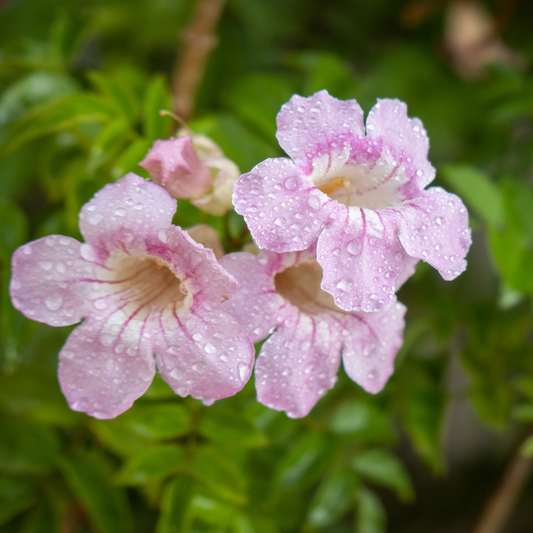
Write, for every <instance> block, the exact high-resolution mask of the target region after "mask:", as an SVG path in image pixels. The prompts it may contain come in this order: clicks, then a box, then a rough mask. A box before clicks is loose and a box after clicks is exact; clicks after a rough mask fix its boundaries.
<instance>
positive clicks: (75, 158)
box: [0, 0, 533, 533]
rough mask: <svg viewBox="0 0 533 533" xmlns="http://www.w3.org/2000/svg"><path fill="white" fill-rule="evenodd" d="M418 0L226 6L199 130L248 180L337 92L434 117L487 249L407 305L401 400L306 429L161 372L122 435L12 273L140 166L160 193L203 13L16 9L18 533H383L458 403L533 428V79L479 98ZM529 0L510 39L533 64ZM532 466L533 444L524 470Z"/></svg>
mask: <svg viewBox="0 0 533 533" xmlns="http://www.w3.org/2000/svg"><path fill="white" fill-rule="evenodd" d="M407 4H408V2H407V1H402V2H392V0H386V1H382V2H368V1H367V2H353V3H352V4H351V5H346V3H343V2H332V3H331V6H330V7H328V8H325V7H324V3H323V2H320V1H313V2H303V1H302V0H284V1H283V2H282V1H274V2H272V1H269V0H258V1H254V2H248V1H245V0H228V2H227V6H226V11H225V13H224V16H223V18H222V21H221V24H220V27H219V29H218V34H219V36H220V45H219V47H218V48H217V49H216V50H215V52H214V53H213V56H212V58H211V60H210V63H209V67H208V71H207V73H206V77H205V80H204V83H203V85H202V88H201V92H200V95H199V99H198V107H197V113H196V116H195V119H194V120H193V121H192V123H191V127H192V128H193V129H194V131H195V132H197V133H205V134H207V135H209V136H210V137H211V138H212V139H213V140H214V141H215V142H217V143H218V144H219V145H220V146H221V147H222V149H223V150H224V152H225V154H226V155H227V156H228V157H229V158H231V159H233V160H234V161H235V162H236V163H237V164H238V165H239V166H240V168H241V170H242V171H243V172H246V171H248V170H250V169H251V168H252V167H253V166H254V165H255V164H257V163H258V162H259V161H261V160H263V159H265V158H267V157H276V156H279V155H282V154H281V152H280V148H279V147H278V144H277V142H276V140H275V137H274V134H275V117H276V113H277V111H278V110H279V107H280V106H281V104H283V103H284V102H286V101H287V100H288V98H289V97H290V96H291V95H292V94H293V93H299V94H304V95H307V94H311V93H313V92H314V91H316V90H319V89H322V88H325V89H327V90H328V91H329V92H330V93H331V94H333V95H334V96H336V97H339V98H352V97H354V98H357V100H358V101H359V102H361V104H362V106H363V108H364V109H365V110H366V111H368V109H369V108H370V106H371V105H372V104H373V103H374V101H375V98H376V97H396V98H400V99H402V100H404V101H405V102H407V104H408V106H409V114H410V116H418V117H420V118H421V119H422V120H423V122H424V125H425V126H426V128H427V130H428V134H429V137H430V139H431V143H432V145H431V150H430V159H431V161H432V162H433V164H434V165H435V166H436V167H437V170H438V174H437V176H438V177H437V184H438V182H439V181H440V183H441V184H445V185H446V186H447V187H448V188H449V189H451V190H452V191H453V192H456V193H457V194H459V195H461V197H462V198H463V199H464V201H465V203H466V204H467V206H468V208H469V210H470V213H471V225H472V227H473V229H474V230H475V231H474V246H473V248H472V250H471V252H470V255H469V258H468V259H469V267H468V270H467V271H466V273H465V274H463V275H462V276H461V277H460V278H458V279H457V280H456V281H454V282H453V283H450V284H448V285H445V284H443V283H442V282H441V281H440V280H439V279H438V277H437V275H436V274H435V273H434V272H432V271H431V270H430V269H426V268H425V266H424V265H419V267H418V271H417V274H416V275H415V277H414V278H413V279H412V280H410V281H409V282H408V283H407V285H406V286H405V287H404V288H402V290H401V294H400V299H401V300H402V301H404V302H405V303H406V304H407V306H408V309H409V311H408V314H407V329H406V333H405V342H404V347H403V349H402V351H401V352H400V354H399V355H398V357H397V360H396V372H395V374H394V376H393V377H392V379H391V380H390V382H389V383H388V385H387V386H386V388H385V390H384V391H383V392H382V393H380V394H379V395H377V396H375V397H372V396H371V395H368V394H366V393H364V392H363V391H362V390H361V389H359V388H358V387H357V386H356V385H355V384H354V383H353V382H351V381H350V380H349V379H347V378H346V376H345V375H344V374H342V373H341V375H340V376H339V383H338V384H337V386H336V387H335V389H334V390H332V391H331V392H330V393H329V394H328V395H327V396H326V397H324V398H323V399H322V400H321V401H320V402H319V404H318V405H317V406H316V408H315V409H314V410H313V411H312V413H311V414H310V415H309V416H308V417H306V418H304V419H300V420H292V419H289V418H287V417H286V416H285V414H283V413H278V412H275V411H272V410H269V409H267V408H266V407H264V406H262V405H260V404H258V403H257V402H256V400H255V391H254V386H253V382H250V383H248V385H247V386H246V387H245V389H244V390H243V391H242V392H241V393H240V394H238V395H237V396H235V397H233V398H229V399H226V400H222V401H219V402H217V403H216V404H215V405H213V406H211V407H207V406H203V405H201V404H200V403H199V402H197V401H195V400H191V399H190V398H189V399H181V398H179V397H177V396H176V395H175V394H174V393H173V392H172V391H171V390H170V388H169V387H168V386H167V385H166V384H165V383H164V382H163V381H162V380H160V379H159V378H158V376H156V380H155V381H154V383H153V384H152V386H151V388H150V389H149V390H148V392H147V393H146V395H145V396H144V397H143V398H141V399H140V400H138V401H137V402H136V403H135V405H134V406H133V407H132V408H131V409H130V410H129V411H128V412H126V413H124V414H123V415H120V416H119V417H117V418H116V419H113V420H106V421H102V420H94V419H90V418H89V417H86V416H85V415H81V414H79V413H76V412H73V411H71V410H70V409H69V408H68V407H67V404H66V402H65V400H64V398H63V396H62V394H61V392H60V390H59V386H58V383H57V376H56V366H57V354H58V352H59V349H60V347H61V346H62V344H63V342H64V341H65V339H66V336H67V334H68V331H67V329H68V328H63V329H61V330H55V329H53V328H49V327H47V326H44V325H42V324H36V323H33V322H31V321H28V320H26V319H25V318H23V317H22V315H21V314H20V313H18V312H17V311H15V310H14V309H13V308H12V306H11V303H10V300H9V295H8V283H9V277H10V272H9V269H10V257H11V254H12V252H13V250H14V249H15V248H16V247H18V246H20V245H21V244H23V243H24V242H26V241H28V240H30V239H34V238H38V237H41V236H43V235H45V234H49V233H60V234H66V235H72V236H74V237H76V236H78V225H77V224H78V212H79V210H80V207H81V206H82V205H83V204H84V203H85V202H86V201H87V200H88V199H89V198H91V196H92V195H93V194H94V193H95V192H96V191H97V190H99V189H100V188H101V187H102V186H103V185H104V184H106V183H108V182H111V181H114V180H116V179H118V178H120V177H121V176H123V175H124V174H125V173H127V172H130V171H133V172H135V173H138V174H140V175H144V176H146V173H145V172H144V170H143V169H142V168H140V167H139V166H138V162H139V161H140V160H142V159H143V157H144V156H145V154H146V152H147V150H148V148H149V147H150V146H151V144H152V142H153V141H154V140H155V139H159V138H166V137H168V136H169V135H170V134H171V132H172V131H173V127H174V125H173V123H172V120H171V119H170V118H168V117H161V116H160V115H159V111H160V110H161V109H170V107H171V99H170V90H169V87H168V81H167V80H168V79H169V75H170V70H171V68H172V65H173V62H174V59H175V52H176V49H177V46H178V34H179V32H180V31H182V30H183V28H184V27H185V26H186V24H187V22H188V20H189V18H190V15H191V9H192V2H191V1H188V0H177V1H170V0H157V1H149V0H130V1H128V2H126V1H123V0H106V1H105V2H104V1H99V0H90V1H87V2H84V3H83V6H82V8H81V9H80V6H78V5H73V4H72V3H71V2H67V1H64V0H63V1H57V0H20V1H18V2H15V1H11V2H5V3H4V4H3V5H2V7H1V8H0V9H1V11H0V43H1V47H2V52H1V54H0V90H1V95H0V155H1V163H0V285H1V288H2V292H1V296H0V308H1V313H0V350H1V351H0V533H11V532H21V533H40V532H43V533H44V532H47V533H54V532H58V533H59V532H63V531H73V532H85V531H90V532H95V533H134V532H139V533H141V532H146V531H156V532H157V533H181V532H183V533H186V532H190V531H198V532H209V533H222V532H232V533H275V532H293V531H305V532H311V531H334V532H337V531H338V532H345V531H346V532H347V531H355V532H358V533H366V532H375V533H380V532H384V531H386V520H387V519H386V510H385V507H384V504H383V503H382V501H385V502H390V500H391V498H395V497H397V498H398V499H399V500H400V501H401V502H403V503H405V504H407V503H409V502H412V501H413V500H414V499H415V498H416V482H415V483H414V484H413V482H412V481H411V476H410V474H409V470H410V467H409V465H407V466H406V464H405V462H404V458H405V457H404V456H405V454H403V455H400V454H399V453H398V450H401V449H402V450H403V449H404V448H405V446H406V444H402V443H405V441H406V440H407V441H408V443H409V445H408V446H411V447H412V448H413V449H414V450H415V451H416V454H417V456H418V457H419V458H421V460H422V461H423V462H424V463H425V464H426V465H428V467H429V468H431V469H432V470H433V471H434V472H439V473H441V474H443V473H445V472H446V468H447V455H446V449H447V448H446V443H447V432H446V420H447V417H448V416H449V413H450V412H451V410H452V408H453V407H454V406H456V405H457V403H458V402H464V401H467V402H468V405H469V406H471V407H472V408H473V409H474V410H475V412H476V413H477V416H478V417H479V420H480V421H481V423H482V424H484V425H486V426H487V427H489V428H495V429H496V430H497V431H500V432H501V435H509V436H508V437H507V439H508V440H510V441H512V439H513V435H514V434H519V433H520V432H521V431H523V430H524V428H526V427H527V426H529V425H531V423H532V422H533V345H532V341H531V339H532V310H531V300H530V297H531V293H533V281H532V280H533V275H532V273H533V186H532V185H531V177H532V168H533V150H532V148H533V73H532V71H531V67H530V66H529V67H528V68H526V69H525V70H522V71H518V70H514V69H512V68H511V67H505V66H494V67H493V68H491V69H490V70H489V71H488V73H487V77H486V78H484V79H482V80H478V81H465V80H463V79H461V78H460V77H459V76H458V75H457V74H456V73H455V72H454V71H453V70H452V69H451V67H450V66H449V65H448V64H447V62H446V58H445V56H444V55H443V54H441V52H440V49H439V46H438V45H436V44H435V43H437V42H439V41H440V40H441V36H442V32H441V22H442V20H443V18H444V12H443V11H442V10H441V11H437V12H435V13H434V14H433V15H432V16H431V17H430V18H429V19H428V20H427V21H426V22H425V23H424V24H422V25H421V26H420V27H418V28H415V29H413V30H410V31H408V30H406V29H405V28H404V27H402V26H401V24H400V22H399V21H400V20H401V11H402V9H404V8H406V6H407ZM527 4H528V3H527V2H523V3H522V5H521V6H520V8H519V9H520V10H522V11H519V12H518V13H517V14H515V17H514V18H513V19H512V21H511V26H510V27H509V29H508V31H507V32H506V34H505V37H506V38H507V39H508V40H509V44H511V45H512V46H514V47H516V48H517V49H519V50H521V51H522V52H523V53H524V54H525V55H529V59H530V63H531V59H532V57H533V38H532V37H531V32H530V31H529V29H528V28H527V26H526V25H525V23H524V21H527V20H531V17H532V16H533V13H532V10H531V6H529V5H527ZM528 17H529V18H528ZM174 222H175V223H176V224H178V225H181V226H184V227H188V226H192V225H194V224H197V223H200V222H202V223H209V224H211V225H212V226H213V227H215V228H216V229H217V231H219V233H220V236H221V240H222V242H223V244H224V245H225V246H226V250H227V251H230V250H237V249H240V248H241V247H242V246H243V245H244V244H246V243H247V241H248V239H249V238H248V236H247V234H246V232H243V231H242V229H243V227H242V219H241V218H240V217H238V216H237V215H236V214H235V213H229V214H228V215H227V216H226V217H225V218H224V219H217V218H215V217H211V216H208V215H206V214H205V213H202V212H201V211H199V210H197V209H196V208H195V207H194V206H192V205H191V204H190V203H189V202H187V201H181V200H180V201H179V206H178V212H177V214H176V217H175V220H174ZM457 374H459V378H457ZM457 382H459V383H460V384H461V385H460V386H457ZM510 428H512V429H513V431H514V434H513V433H510ZM506 432H507V433H506ZM501 438H502V439H503V438H505V437H501ZM532 450H533V444H532V441H531V439H529V441H526V442H525V443H524V445H523V453H524V454H529V455H531V454H532V453H533V452H532ZM415 481H416V480H415ZM474 511H475V510H474ZM393 526H394V523H392V524H391V528H392V527H393ZM390 530H391V531H393V529H390Z"/></svg>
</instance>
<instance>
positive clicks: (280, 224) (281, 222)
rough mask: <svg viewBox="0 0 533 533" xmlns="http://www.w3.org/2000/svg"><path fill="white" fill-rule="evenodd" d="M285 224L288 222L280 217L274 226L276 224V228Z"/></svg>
mask: <svg viewBox="0 0 533 533" xmlns="http://www.w3.org/2000/svg"><path fill="white" fill-rule="evenodd" d="M285 222H286V220H285V219H284V218H283V217H278V218H276V220H274V224H276V226H283V224H285Z"/></svg>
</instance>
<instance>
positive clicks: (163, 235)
mask: <svg viewBox="0 0 533 533" xmlns="http://www.w3.org/2000/svg"><path fill="white" fill-rule="evenodd" d="M157 238H158V239H159V240H160V241H161V242H168V240H169V238H170V237H169V236H168V233H167V231H166V230H164V229H161V230H159V233H158V234H157Z"/></svg>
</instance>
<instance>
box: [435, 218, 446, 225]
mask: <svg viewBox="0 0 533 533" xmlns="http://www.w3.org/2000/svg"><path fill="white" fill-rule="evenodd" d="M435 222H436V223H437V226H442V225H443V224H444V218H442V217H437V218H436V219H435Z"/></svg>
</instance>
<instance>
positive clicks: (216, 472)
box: [190, 446, 246, 504]
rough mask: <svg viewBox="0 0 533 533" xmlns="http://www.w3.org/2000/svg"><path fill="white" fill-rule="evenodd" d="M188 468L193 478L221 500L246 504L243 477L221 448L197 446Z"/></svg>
mask: <svg viewBox="0 0 533 533" xmlns="http://www.w3.org/2000/svg"><path fill="white" fill-rule="evenodd" d="M190 466H191V471H192V474H193V475H194V477H195V478H196V479H198V481H201V482H202V483H203V484H204V485H205V486H206V487H208V488H209V489H211V490H212V491H213V492H214V493H216V494H218V495H219V496H220V497H221V498H223V499H225V500H227V501H230V502H235V503H237V504H244V503H245V502H246V495H245V492H246V484H245V480H244V476H243V474H242V472H241V471H240V469H239V468H238V467H237V465H236V464H235V463H233V462H232V461H231V459H230V458H229V457H228V456H227V455H226V454H225V453H224V450H223V449H222V448H215V447H214V446H199V447H198V448H197V449H196V451H195V454H194V456H193V458H192V460H191V463H190Z"/></svg>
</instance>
